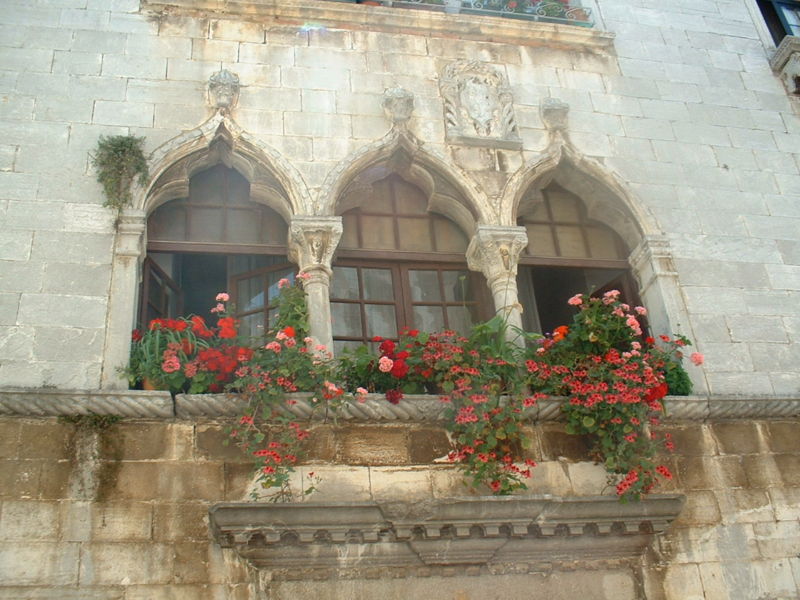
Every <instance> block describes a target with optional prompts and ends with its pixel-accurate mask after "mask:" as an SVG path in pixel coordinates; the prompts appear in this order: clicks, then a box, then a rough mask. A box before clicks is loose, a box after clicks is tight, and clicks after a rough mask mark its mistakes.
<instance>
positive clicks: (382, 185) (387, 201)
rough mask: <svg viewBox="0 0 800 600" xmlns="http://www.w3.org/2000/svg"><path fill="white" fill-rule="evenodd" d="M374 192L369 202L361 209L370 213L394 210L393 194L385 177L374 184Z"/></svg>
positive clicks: (384, 212)
mask: <svg viewBox="0 0 800 600" xmlns="http://www.w3.org/2000/svg"><path fill="white" fill-rule="evenodd" d="M372 189H373V194H372V196H371V197H370V199H369V202H365V203H364V204H362V205H361V209H362V210H363V211H364V212H368V213H383V214H390V213H392V212H394V209H393V208H392V195H391V192H390V191H389V183H388V182H387V181H386V180H385V179H384V180H382V181H378V182H377V183H374V184H373V185H372Z"/></svg>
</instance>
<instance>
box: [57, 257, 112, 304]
mask: <svg viewBox="0 0 800 600" xmlns="http://www.w3.org/2000/svg"><path fill="white" fill-rule="evenodd" d="M110 278H111V265H81V264H76V263H52V262H48V263H47V264H46V265H45V272H44V280H43V286H42V291H44V292H53V293H57V294H80V295H87V296H103V295H105V294H107V293H108V285H109V281H110Z"/></svg>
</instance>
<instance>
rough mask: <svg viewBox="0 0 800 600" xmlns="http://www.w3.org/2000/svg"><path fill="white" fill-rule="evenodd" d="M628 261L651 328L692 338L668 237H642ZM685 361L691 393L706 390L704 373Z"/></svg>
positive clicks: (656, 331) (693, 339)
mask: <svg viewBox="0 0 800 600" xmlns="http://www.w3.org/2000/svg"><path fill="white" fill-rule="evenodd" d="M628 262H629V263H630V265H631V268H632V269H633V273H634V275H635V276H636V279H637V282H638V284H639V295H640V297H641V299H642V303H643V304H644V305H645V306H646V307H647V310H648V313H647V319H648V321H649V322H650V327H651V329H652V330H653V331H654V332H655V333H664V334H667V335H672V334H674V333H680V334H683V335H685V336H686V337H688V338H689V339H690V340H692V341H696V340H697V338H696V337H695V336H694V334H693V332H692V328H691V322H690V320H689V313H688V311H687V310H686V304H685V302H684V300H683V295H682V294H681V290H680V285H679V282H678V273H677V271H675V266H674V264H673V262H672V251H671V250H670V245H669V240H667V238H665V237H663V236H656V235H649V236H645V237H644V238H643V239H642V241H641V242H639V245H638V246H636V248H634V250H633V252H631V255H630V257H629V258H628ZM687 363H688V361H685V362H684V367H685V368H686V370H687V372H688V373H689V376H690V377H691V379H692V383H693V384H694V389H695V393H704V392H707V390H708V383H707V381H706V379H705V372H704V371H703V370H702V369H700V368H696V367H693V366H692V365H691V364H687Z"/></svg>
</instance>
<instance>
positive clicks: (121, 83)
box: [67, 73, 163, 102]
mask: <svg viewBox="0 0 800 600" xmlns="http://www.w3.org/2000/svg"><path fill="white" fill-rule="evenodd" d="M161 79H163V76H162V77H161ZM127 82H128V80H127V79H126V77H125V76H124V75H119V76H116V77H112V76H110V75H108V74H107V73H103V75H102V76H101V77H95V76H93V75H78V76H71V77H70V78H69V81H68V83H67V96H68V97H69V98H71V99H72V100H73V101H78V100H90V101H94V100H108V101H117V102H123V101H124V100H125V89H126V84H127Z"/></svg>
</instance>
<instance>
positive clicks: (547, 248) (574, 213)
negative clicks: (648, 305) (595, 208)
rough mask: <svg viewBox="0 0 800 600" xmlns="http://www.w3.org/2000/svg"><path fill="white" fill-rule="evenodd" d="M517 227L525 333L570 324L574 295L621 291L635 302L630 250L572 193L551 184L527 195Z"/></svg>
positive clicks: (636, 295) (635, 292) (636, 300)
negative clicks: (522, 234)
mask: <svg viewBox="0 0 800 600" xmlns="http://www.w3.org/2000/svg"><path fill="white" fill-rule="evenodd" d="M518 225H521V226H524V227H525V229H526V231H527V234H528V246H527V248H525V250H524V251H523V252H522V255H521V256H520V261H519V269H518V281H517V285H518V288H519V297H520V302H521V304H522V306H523V307H524V311H523V315H522V317H523V327H524V328H525V329H526V330H527V331H536V332H540V333H541V332H550V331H553V330H554V329H555V328H556V327H558V326H559V325H565V324H569V323H570V322H571V321H572V315H573V314H574V311H573V310H572V307H570V306H568V305H567V304H566V300H567V299H568V298H569V297H570V296H572V295H574V294H576V293H585V292H589V293H592V294H593V295H598V294H602V293H603V292H605V291H608V290H610V289H619V290H620V291H621V292H622V297H623V298H624V301H626V302H628V303H630V304H638V303H639V302H638V292H637V289H636V284H635V282H634V281H633V278H632V277H631V274H630V268H629V265H628V261H627V256H628V254H629V248H628V247H627V246H626V244H625V242H624V241H623V240H622V238H621V237H620V236H619V235H618V234H617V233H616V232H615V231H614V230H613V229H612V228H611V227H609V226H608V225H606V224H604V223H601V222H599V221H595V220H592V219H590V218H589V217H588V215H587V210H586V207H585V205H584V203H583V202H582V201H581V199H580V198H579V197H578V196H576V195H575V194H573V193H571V192H569V191H567V190H566V189H564V188H563V187H562V186H560V185H558V184H557V183H555V182H554V183H551V184H550V185H548V186H547V187H546V188H544V189H543V190H541V191H540V192H532V193H530V194H529V195H528V196H526V198H525V199H524V201H523V203H522V204H521V205H520V217H519V219H518Z"/></svg>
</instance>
